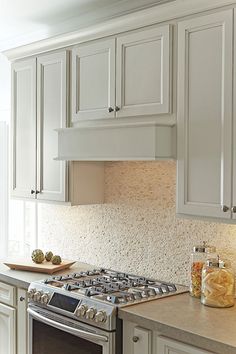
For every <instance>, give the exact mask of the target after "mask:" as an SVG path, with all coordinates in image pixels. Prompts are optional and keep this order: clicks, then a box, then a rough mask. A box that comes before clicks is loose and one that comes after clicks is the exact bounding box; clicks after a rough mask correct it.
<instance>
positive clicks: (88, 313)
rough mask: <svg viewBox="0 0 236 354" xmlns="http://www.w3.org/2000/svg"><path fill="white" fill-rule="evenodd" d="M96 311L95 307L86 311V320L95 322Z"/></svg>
mask: <svg viewBox="0 0 236 354" xmlns="http://www.w3.org/2000/svg"><path fill="white" fill-rule="evenodd" d="M96 312H97V311H96V309H94V308H93V307H90V308H89V309H88V310H87V311H86V318H87V319H88V320H93V319H94V317H95V315H96Z"/></svg>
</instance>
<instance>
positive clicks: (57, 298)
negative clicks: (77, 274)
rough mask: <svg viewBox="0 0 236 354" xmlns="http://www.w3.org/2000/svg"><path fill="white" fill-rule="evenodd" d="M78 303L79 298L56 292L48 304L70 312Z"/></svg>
mask: <svg viewBox="0 0 236 354" xmlns="http://www.w3.org/2000/svg"><path fill="white" fill-rule="evenodd" d="M78 304H79V300H77V299H74V298H73V297H68V296H65V295H61V294H58V293H54V294H53V296H52V298H51V300H50V302H49V305H51V306H53V307H57V308H59V309H61V310H65V311H68V312H72V313H73V312H75V309H76V307H77V306H78Z"/></svg>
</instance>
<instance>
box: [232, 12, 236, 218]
mask: <svg viewBox="0 0 236 354" xmlns="http://www.w3.org/2000/svg"><path fill="white" fill-rule="evenodd" d="M235 16H236V9H234V49H236V17H235ZM233 78H234V97H233V106H234V110H235V107H236V55H234V73H233ZM233 137H234V139H233V193H232V195H233V200H232V218H233V219H234V220H235V219H236V115H235V114H234V117H233Z"/></svg>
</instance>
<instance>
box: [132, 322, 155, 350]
mask: <svg viewBox="0 0 236 354" xmlns="http://www.w3.org/2000/svg"><path fill="white" fill-rule="evenodd" d="M133 333H134V335H133V338H132V341H133V354H144V353H145V354H152V343H151V341H152V332H151V331H150V330H148V329H145V328H141V327H135V328H134V332H133Z"/></svg>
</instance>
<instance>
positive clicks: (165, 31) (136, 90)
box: [116, 25, 171, 117]
mask: <svg viewBox="0 0 236 354" xmlns="http://www.w3.org/2000/svg"><path fill="white" fill-rule="evenodd" d="M169 27H170V26H169V25H166V26H163V27H156V28H153V29H149V30H142V31H139V32H135V33H130V34H126V35H124V36H120V37H118V38H117V65H116V67H117V71H116V106H117V107H118V109H119V110H118V111H117V117H128V116H139V115H149V114H160V113H169V111H170V62H171V52H170V28H169Z"/></svg>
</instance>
